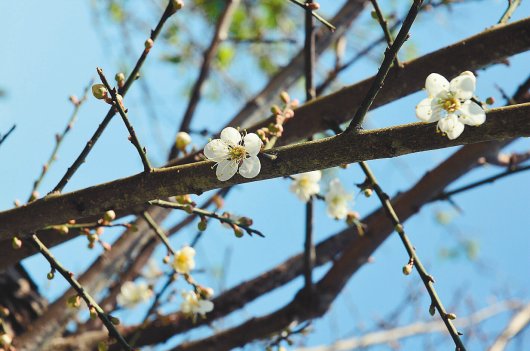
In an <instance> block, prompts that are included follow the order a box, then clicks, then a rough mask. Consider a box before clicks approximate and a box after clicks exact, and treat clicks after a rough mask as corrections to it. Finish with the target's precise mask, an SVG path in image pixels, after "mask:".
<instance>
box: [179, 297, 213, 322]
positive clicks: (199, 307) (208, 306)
mask: <svg viewBox="0 0 530 351" xmlns="http://www.w3.org/2000/svg"><path fill="white" fill-rule="evenodd" d="M182 298H183V299H184V301H182V303H181V304H180V310H181V311H182V313H184V314H186V315H188V316H191V317H193V318H195V317H196V316H197V315H201V316H204V315H205V314H206V313H208V312H211V311H212V310H213V302H212V301H208V300H202V299H200V298H199V296H198V295H197V294H196V293H195V292H194V291H185V292H183V293H182Z"/></svg>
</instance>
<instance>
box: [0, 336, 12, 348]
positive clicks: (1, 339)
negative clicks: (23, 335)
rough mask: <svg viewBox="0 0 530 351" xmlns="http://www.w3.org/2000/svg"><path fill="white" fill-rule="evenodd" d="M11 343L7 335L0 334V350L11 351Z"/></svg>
mask: <svg viewBox="0 0 530 351" xmlns="http://www.w3.org/2000/svg"><path fill="white" fill-rule="evenodd" d="M12 342H13V339H12V338H11V336H9V334H2V335H1V336H0V346H3V347H2V350H3V349H4V348H5V349H6V350H11V349H12V348H11V343H12Z"/></svg>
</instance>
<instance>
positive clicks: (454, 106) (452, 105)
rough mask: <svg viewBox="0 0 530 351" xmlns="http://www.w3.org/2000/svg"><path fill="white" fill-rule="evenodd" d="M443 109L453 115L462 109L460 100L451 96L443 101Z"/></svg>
mask: <svg viewBox="0 0 530 351" xmlns="http://www.w3.org/2000/svg"><path fill="white" fill-rule="evenodd" d="M441 105H442V108H443V109H444V110H446V111H447V112H450V113H453V112H455V111H456V110H458V109H459V108H460V100H458V99H457V98H455V97H453V96H449V97H447V98H445V99H443V100H442V101H441Z"/></svg>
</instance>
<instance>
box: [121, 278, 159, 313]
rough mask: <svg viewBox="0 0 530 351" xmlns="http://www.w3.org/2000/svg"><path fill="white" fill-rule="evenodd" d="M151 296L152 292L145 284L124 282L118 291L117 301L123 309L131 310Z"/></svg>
mask: <svg viewBox="0 0 530 351" xmlns="http://www.w3.org/2000/svg"><path fill="white" fill-rule="evenodd" d="M151 296H153V291H152V290H151V289H150V288H149V286H148V285H147V284H146V283H143V282H142V283H134V282H131V281H129V282H125V283H124V284H123V285H122V286H121V289H120V293H119V294H118V297H117V301H118V304H119V305H120V306H122V307H125V308H132V307H134V306H136V305H138V304H140V303H142V302H144V301H147V300H149V299H150V298H151Z"/></svg>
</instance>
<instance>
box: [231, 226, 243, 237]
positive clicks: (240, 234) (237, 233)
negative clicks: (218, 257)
mask: <svg viewBox="0 0 530 351" xmlns="http://www.w3.org/2000/svg"><path fill="white" fill-rule="evenodd" d="M244 234H245V233H244V232H243V229H241V228H239V226H237V225H235V224H234V235H235V236H236V237H238V238H241V237H243V235H244Z"/></svg>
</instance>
